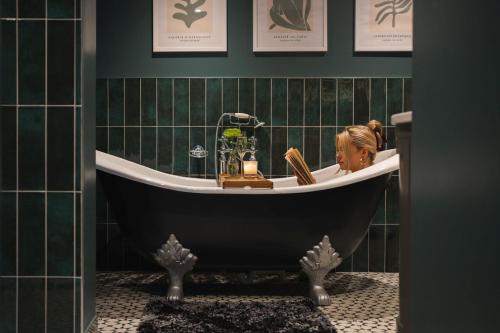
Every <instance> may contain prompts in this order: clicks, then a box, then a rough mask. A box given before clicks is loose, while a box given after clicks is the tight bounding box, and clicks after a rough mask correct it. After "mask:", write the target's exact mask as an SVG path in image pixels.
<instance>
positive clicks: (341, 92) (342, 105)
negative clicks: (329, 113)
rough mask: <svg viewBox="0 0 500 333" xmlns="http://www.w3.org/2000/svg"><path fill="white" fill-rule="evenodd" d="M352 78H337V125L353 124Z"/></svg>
mask: <svg viewBox="0 0 500 333" xmlns="http://www.w3.org/2000/svg"><path fill="white" fill-rule="evenodd" d="M353 95H354V92H353V80H352V79H340V80H338V99H339V101H338V103H339V107H338V110H337V124H338V126H349V125H352V124H353V121H354V119H353V109H352V107H353Z"/></svg>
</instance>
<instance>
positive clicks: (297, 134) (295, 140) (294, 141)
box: [287, 127, 304, 175]
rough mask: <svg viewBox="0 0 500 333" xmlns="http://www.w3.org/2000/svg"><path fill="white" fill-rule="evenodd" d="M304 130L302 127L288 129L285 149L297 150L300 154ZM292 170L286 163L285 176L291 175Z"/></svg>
mask: <svg viewBox="0 0 500 333" xmlns="http://www.w3.org/2000/svg"><path fill="white" fill-rule="evenodd" d="M303 143H304V129H303V127H289V128H288V144H287V148H291V147H294V148H297V149H298V150H300V151H301V152H303V151H304V144H303ZM292 174H293V173H292V169H291V168H290V166H289V165H288V163H287V175H292Z"/></svg>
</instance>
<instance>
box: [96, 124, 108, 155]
mask: <svg viewBox="0 0 500 333" xmlns="http://www.w3.org/2000/svg"><path fill="white" fill-rule="evenodd" d="M95 134H96V140H95V148H96V149H97V150H99V151H102V152H104V153H107V152H108V127H97V128H96V129H95Z"/></svg>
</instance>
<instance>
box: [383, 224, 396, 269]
mask: <svg viewBox="0 0 500 333" xmlns="http://www.w3.org/2000/svg"><path fill="white" fill-rule="evenodd" d="M385 271H386V272H392V273H397V272H399V225H388V226H387V229H386V258H385Z"/></svg>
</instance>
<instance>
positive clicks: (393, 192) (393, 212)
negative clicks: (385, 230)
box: [386, 176, 399, 224]
mask: <svg viewBox="0 0 500 333" xmlns="http://www.w3.org/2000/svg"><path fill="white" fill-rule="evenodd" d="M386 207H387V223H388V224H399V177H397V176H392V177H391V181H390V182H389V185H388V187H387V204H386Z"/></svg>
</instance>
